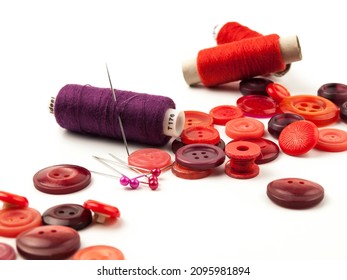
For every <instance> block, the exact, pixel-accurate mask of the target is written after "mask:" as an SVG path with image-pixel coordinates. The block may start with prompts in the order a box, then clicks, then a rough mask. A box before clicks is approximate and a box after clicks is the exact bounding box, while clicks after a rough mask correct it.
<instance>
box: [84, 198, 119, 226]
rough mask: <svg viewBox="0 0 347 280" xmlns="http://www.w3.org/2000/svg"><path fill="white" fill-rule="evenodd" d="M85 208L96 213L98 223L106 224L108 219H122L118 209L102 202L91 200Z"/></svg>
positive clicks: (86, 203) (85, 203) (85, 204)
mask: <svg viewBox="0 0 347 280" xmlns="http://www.w3.org/2000/svg"><path fill="white" fill-rule="evenodd" d="M83 206H84V207H85V208H87V209H89V210H91V211H93V212H94V215H95V221H96V222H98V223H104V222H105V220H106V219H114V220H115V219H117V218H119V217H120V212H119V210H118V208H117V207H115V206H112V205H109V204H105V203H103V202H100V201H96V200H92V199H89V200H87V201H86V202H84V204H83Z"/></svg>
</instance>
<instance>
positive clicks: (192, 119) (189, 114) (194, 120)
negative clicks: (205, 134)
mask: <svg viewBox="0 0 347 280" xmlns="http://www.w3.org/2000/svg"><path fill="white" fill-rule="evenodd" d="M184 116H185V124H184V128H188V127H191V126H195V125H202V126H212V125H213V118H212V116H210V115H209V114H206V113H204V112H200V111H184Z"/></svg>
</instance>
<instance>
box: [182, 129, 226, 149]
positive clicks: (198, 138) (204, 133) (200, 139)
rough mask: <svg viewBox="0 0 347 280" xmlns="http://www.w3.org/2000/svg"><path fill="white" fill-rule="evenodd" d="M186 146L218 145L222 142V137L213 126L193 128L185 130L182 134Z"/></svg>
mask: <svg viewBox="0 0 347 280" xmlns="http://www.w3.org/2000/svg"><path fill="white" fill-rule="evenodd" d="M181 139H182V142H183V143H184V144H197V143H203V144H213V145H215V144H217V143H218V142H219V141H220V135H219V132H218V130H217V129H215V128H214V127H212V126H200V125H199V126H192V127H188V128H185V129H184V130H183V132H182V134H181Z"/></svg>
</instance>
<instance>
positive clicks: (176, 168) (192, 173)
mask: <svg viewBox="0 0 347 280" xmlns="http://www.w3.org/2000/svg"><path fill="white" fill-rule="evenodd" d="M171 171H172V173H173V174H174V175H175V176H176V177H178V178H182V179H189V180H196V179H202V178H206V177H208V176H210V175H211V174H212V169H206V170H197V169H191V168H188V167H185V166H182V165H179V164H178V163H177V162H174V164H173V165H172V168H171Z"/></svg>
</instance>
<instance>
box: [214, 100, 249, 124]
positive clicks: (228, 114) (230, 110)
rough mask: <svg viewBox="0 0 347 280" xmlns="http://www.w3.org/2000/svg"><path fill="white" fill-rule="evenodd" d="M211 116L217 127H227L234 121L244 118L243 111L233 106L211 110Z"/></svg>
mask: <svg viewBox="0 0 347 280" xmlns="http://www.w3.org/2000/svg"><path fill="white" fill-rule="evenodd" d="M210 115H211V116H212V118H213V123H214V124H217V125H225V124H226V123H227V122H228V121H230V120H232V119H237V118H242V117H243V111H242V110H241V109H240V108H238V107H236V106H232V105H221V106H217V107H214V108H212V109H211V111H210Z"/></svg>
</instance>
